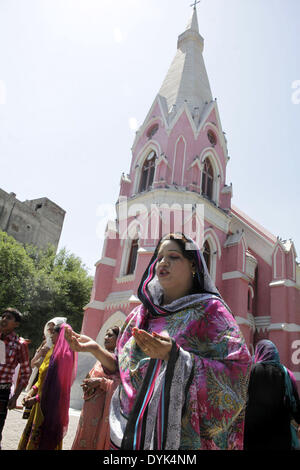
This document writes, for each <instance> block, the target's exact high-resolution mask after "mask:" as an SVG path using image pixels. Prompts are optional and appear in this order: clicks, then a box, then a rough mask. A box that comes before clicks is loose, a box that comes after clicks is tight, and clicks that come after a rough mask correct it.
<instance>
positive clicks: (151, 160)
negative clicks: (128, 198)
mask: <svg viewBox="0 0 300 470" xmlns="http://www.w3.org/2000/svg"><path fill="white" fill-rule="evenodd" d="M155 160H156V153H155V152H154V150H151V152H150V153H149V155H148V156H147V158H146V160H145V162H144V165H143V168H142V172H141V182H140V192H142V191H146V190H147V189H149V188H150V186H151V185H152V183H153V178H154V171H155Z"/></svg>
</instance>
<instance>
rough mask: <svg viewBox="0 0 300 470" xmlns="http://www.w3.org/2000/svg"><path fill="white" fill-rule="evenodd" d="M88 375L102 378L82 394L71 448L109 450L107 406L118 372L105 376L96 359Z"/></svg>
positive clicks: (117, 378)
mask: <svg viewBox="0 0 300 470" xmlns="http://www.w3.org/2000/svg"><path fill="white" fill-rule="evenodd" d="M88 377H102V378H103V379H104V380H103V382H102V385H101V387H97V388H95V389H94V391H93V393H92V394H88V395H86V394H84V396H83V398H84V404H83V408H82V411H81V415H80V419H79V423H78V427H77V431H76V436H75V439H74V442H73V445H72V450H109V449H110V433H109V421H108V417H109V407H110V402H111V397H112V394H113V393H114V391H115V389H116V388H117V386H118V385H119V382H120V380H119V374H113V375H110V376H107V375H106V374H105V372H104V370H103V368H102V365H101V363H100V362H99V361H97V362H96V364H95V366H94V367H93V368H92V370H91V371H90V372H89V374H88Z"/></svg>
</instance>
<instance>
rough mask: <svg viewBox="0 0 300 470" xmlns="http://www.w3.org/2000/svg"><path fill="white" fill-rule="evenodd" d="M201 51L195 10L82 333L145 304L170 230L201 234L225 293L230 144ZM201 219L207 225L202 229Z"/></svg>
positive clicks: (128, 188) (141, 141)
mask: <svg viewBox="0 0 300 470" xmlns="http://www.w3.org/2000/svg"><path fill="white" fill-rule="evenodd" d="M203 48H204V40H203V38H202V37H201V35H200V33H199V27H198V19H197V11H196V7H194V8H193V14H192V17H191V19H190V21H189V23H188V25H187V27H186V29H185V31H184V32H183V33H182V34H181V35H180V36H179V37H178V42H177V52H176V55H175V57H174V60H173V62H172V63H171V66H170V68H169V70H168V72H167V75H166V77H165V79H164V81H163V83H162V86H161V88H160V90H159V92H158V94H157V96H156V97H155V99H154V102H153V104H152V106H151V108H150V110H149V112H148V114H147V116H146V118H145V120H144V122H143V124H142V125H141V127H140V128H139V130H138V131H137V133H136V137H135V140H134V143H133V146H132V160H131V166H130V169H129V173H128V174H123V175H122V176H121V181H120V194H119V198H118V201H117V203H116V212H117V221H116V223H111V224H108V229H107V233H106V239H105V243H104V246H103V253H102V258H101V259H100V261H98V263H97V264H96V276H95V282H94V289H93V293H92V298H91V301H90V303H89V305H88V306H87V307H86V310H85V315H84V322H83V331H84V332H85V333H86V334H88V335H90V336H93V337H94V338H95V337H97V334H98V332H99V331H100V330H101V329H102V328H103V325H105V324H106V323H107V322H109V323H110V324H111V322H113V321H115V322H118V321H121V320H123V319H124V317H125V316H126V315H127V314H128V313H129V312H130V311H131V310H132V308H134V307H135V306H136V305H137V304H138V303H139V300H138V299H137V297H136V292H137V288H138V285H139V282H140V279H141V276H142V274H143V272H144V270H145V268H146V266H147V264H148V262H149V260H150V258H151V256H152V253H153V251H154V248H155V246H156V244H157V241H158V239H159V238H160V236H162V235H164V234H165V233H168V232H169V231H170V230H174V229H175V230H176V231H183V232H185V233H186V232H187V227H189V228H190V230H194V231H195V233H196V232H197V231H198V233H200V231H202V238H201V244H202V245H204V247H203V249H204V250H205V256H206V259H207V262H208V265H209V267H210V271H211V274H212V276H213V278H214V280H215V282H216V284H217V286H218V287H221V286H220V284H221V277H220V273H219V272H218V270H217V259H218V257H220V255H221V253H220V250H219V247H220V245H222V244H224V242H225V240H226V235H227V233H228V226H229V223H230V217H229V215H228V212H229V210H230V205H231V193H232V188H231V186H228V185H226V165H227V162H228V154H227V146H226V139H225V136H224V133H223V132H222V127H221V123H220V117H219V112H218V107H217V103H216V101H215V100H214V99H213V97H212V93H211V89H210V84H209V80H208V76H207V72H206V68H205V64H204V59H203ZM195 207H197V208H199V213H197V211H196V210H195ZM184 209H186V210H185V211H184ZM200 212H201V214H200ZM200 215H201V216H203V215H204V219H205V223H204V224H203V220H202V226H200V225H199V224H201V220H200V219H201V217H200ZM198 216H199V220H197V217H198ZM183 218H185V219H186V220H185V221H186V224H184V220H183ZM188 219H189V220H188ZM197 223H198V226H197ZM192 233H193V232H192ZM193 238H194V239H195V237H193ZM196 241H197V240H196Z"/></svg>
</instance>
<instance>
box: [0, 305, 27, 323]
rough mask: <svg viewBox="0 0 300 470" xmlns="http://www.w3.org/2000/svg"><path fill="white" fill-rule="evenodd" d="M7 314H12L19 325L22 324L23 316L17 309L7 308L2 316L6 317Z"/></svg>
mask: <svg viewBox="0 0 300 470" xmlns="http://www.w3.org/2000/svg"><path fill="white" fill-rule="evenodd" d="M5 313H11V314H12V315H13V316H14V318H15V321H16V322H18V323H21V321H22V318H23V315H22V313H21V312H19V310H17V309H16V308H11V307H8V308H6V309H5V310H4V312H3V313H2V316H3V315H5Z"/></svg>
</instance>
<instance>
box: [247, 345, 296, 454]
mask: <svg viewBox="0 0 300 470" xmlns="http://www.w3.org/2000/svg"><path fill="white" fill-rule="evenodd" d="M291 419H294V420H295V421H296V422H297V423H298V424H300V402H299V395H298V391H297V386H296V382H295V378H294V376H293V374H292V372H291V371H289V370H288V369H287V368H286V367H285V366H284V365H283V364H281V363H280V357H279V353H278V349H277V347H276V346H275V344H274V343H273V342H272V341H269V340H266V339H265V340H261V341H259V342H258V343H257V345H256V348H255V354H254V364H253V366H252V370H251V375H250V381H249V390H248V401H247V407H246V419H245V435H244V448H245V450H291V449H292V435H291V427H290V423H291Z"/></svg>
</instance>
